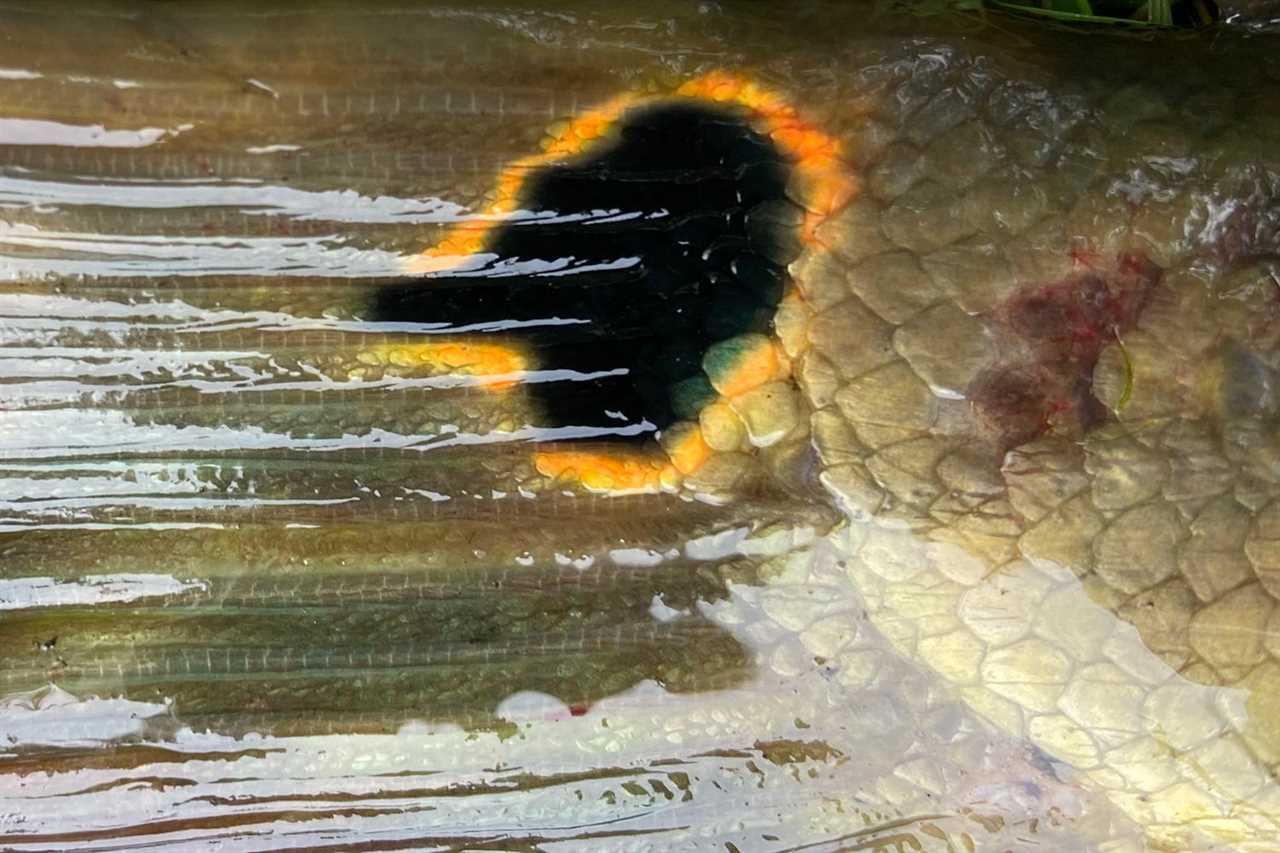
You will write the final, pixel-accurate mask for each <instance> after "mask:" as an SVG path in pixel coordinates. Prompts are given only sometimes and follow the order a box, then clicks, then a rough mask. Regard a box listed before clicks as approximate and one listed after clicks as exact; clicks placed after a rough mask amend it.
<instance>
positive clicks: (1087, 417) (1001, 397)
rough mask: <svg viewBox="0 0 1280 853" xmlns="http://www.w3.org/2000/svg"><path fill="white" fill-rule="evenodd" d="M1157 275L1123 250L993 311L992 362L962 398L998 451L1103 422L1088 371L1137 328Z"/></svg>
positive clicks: (1021, 292) (1102, 411) (1017, 295)
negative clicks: (1106, 264)
mask: <svg viewBox="0 0 1280 853" xmlns="http://www.w3.org/2000/svg"><path fill="white" fill-rule="evenodd" d="M1161 272H1162V270H1161V269H1160V267H1159V266H1157V265H1156V264H1154V263H1152V262H1151V260H1149V259H1148V258H1147V257H1146V255H1143V254H1142V253H1140V252H1126V253H1124V254H1122V255H1121V256H1120V257H1119V258H1118V259H1117V260H1116V264H1115V266H1114V267H1113V268H1112V269H1110V270H1106V271H1104V272H1101V273H1099V272H1089V273H1085V274H1081V275H1076V276H1071V277H1069V278H1066V279H1064V280H1062V281H1056V282H1052V283H1050V284H1043V285H1032V286H1028V287H1025V288H1022V289H1021V290H1019V291H1018V292H1016V293H1014V294H1013V295H1012V296H1010V297H1009V298H1008V299H1006V300H1005V301H1004V302H1003V303H1002V304H1001V305H999V306H998V307H997V308H996V310H995V311H994V312H993V314H992V315H991V317H990V318H989V322H990V323H991V325H992V327H993V331H994V334H993V339H995V340H997V341H999V342H1000V346H1001V352H1000V358H999V362H998V363H997V365H995V366H993V367H991V368H989V369H987V370H986V371H984V372H983V373H982V374H981V375H980V376H979V377H978V378H977V379H976V380H975V381H974V383H973V386H972V387H971V388H970V389H969V393H968V397H969V399H970V401H971V402H972V404H973V407H974V411H975V412H976V413H977V414H978V416H979V418H980V419H981V420H982V422H983V423H984V425H985V426H986V427H987V429H988V430H989V431H990V432H991V433H992V435H993V436H994V438H995V441H996V443H998V444H999V445H1000V446H1001V448H1002V449H1003V450H1009V449H1011V448H1014V447H1017V446H1019V445H1022V444H1025V443H1027V442H1029V441H1032V440H1034V439H1036V438H1038V437H1040V436H1041V435H1044V434H1046V433H1048V432H1055V433H1061V434H1066V435H1083V434H1084V433H1086V432H1088V431H1089V430H1091V429H1094V428H1095V427H1097V426H1099V425H1100V424H1102V423H1103V422H1104V421H1105V420H1106V419H1107V417H1108V415H1109V413H1108V411H1107V408H1106V407H1105V406H1104V405H1103V404H1102V402H1101V401H1099V400H1098V398H1097V397H1096V396H1094V393H1093V369H1094V367H1095V366H1096V365H1097V363H1098V358H1099V357H1100V356H1101V354H1102V350H1103V348H1104V347H1106V346H1108V345H1110V344H1112V343H1114V342H1115V341H1116V339H1117V336H1119V335H1123V334H1124V333H1125V332H1127V331H1129V330H1131V329H1132V328H1133V327H1134V326H1135V325H1136V324H1137V322H1138V319H1139V317H1140V316H1141V315H1142V311H1143V309H1144V308H1146V306H1147V303H1148V302H1150V300H1151V294H1152V292H1153V291H1154V290H1155V287H1156V285H1157V284H1159V282H1160V275H1161Z"/></svg>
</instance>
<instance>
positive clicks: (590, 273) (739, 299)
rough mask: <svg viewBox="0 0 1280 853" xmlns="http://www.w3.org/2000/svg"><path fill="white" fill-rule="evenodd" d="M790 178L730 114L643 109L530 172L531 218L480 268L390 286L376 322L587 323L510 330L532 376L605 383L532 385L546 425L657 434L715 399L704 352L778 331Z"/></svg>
mask: <svg viewBox="0 0 1280 853" xmlns="http://www.w3.org/2000/svg"><path fill="white" fill-rule="evenodd" d="M788 170H789V164H788V163H787V161H786V160H785V158H784V157H783V156H782V155H781V154H780V153H779V151H778V150H777V149H776V148H775V147H774V145H773V143H772V142H771V141H770V140H769V139H768V138H767V137H765V136H763V135H761V134H759V133H757V132H755V131H754V130H753V129H752V128H751V127H750V125H749V124H748V122H747V121H746V120H745V119H744V118H743V117H742V116H741V115H740V114H738V113H737V112H734V111H730V110H727V109H722V108H720V107H718V106H715V105H712V104H702V103H696V102H680V101H672V102H665V103H661V104H656V105H648V106H645V107H637V108H635V109H632V110H630V111H628V112H627V113H625V114H624V115H623V116H622V117H621V118H620V119H619V122H618V125H617V126H616V127H615V128H613V129H612V135H611V141H609V142H607V143H605V144H604V147H602V148H600V149H599V150H596V151H592V152H591V153H590V154H587V155H584V156H582V157H580V158H577V159H575V160H573V161H571V162H568V163H566V164H564V165H559V166H553V167H548V168H546V169H543V170H541V171H539V172H537V173H535V174H533V175H531V176H530V178H529V179H528V180H527V182H526V185H525V186H524V188H523V192H522V194H521V208H522V209H523V210H524V211H527V212H528V213H529V214H531V215H522V216H520V217H518V218H517V219H516V220H514V221H512V222H509V223H506V224H504V225H502V226H501V227H500V228H499V229H497V230H496V231H495V232H494V234H493V236H492V238H491V240H490V242H489V245H488V246H487V247H486V252H488V253H493V254H494V255H495V256H496V258H497V259H496V260H495V261H494V262H492V263H491V264H489V265H488V266H487V267H486V269H484V270H482V271H471V272H468V273H466V274H457V273H455V274H450V273H444V274H439V275H436V276H434V277H431V278H428V279H418V280H413V281H410V282H404V283H399V284H395V285H390V286H387V287H384V288H383V289H381V290H380V291H379V292H378V293H377V295H376V297H375V299H374V303H373V306H372V314H371V317H370V319H372V320H376V321H383V322H388V321H395V322H420V323H428V322H447V323H450V324H452V325H455V326H467V325H472V324H477V323H491V322H495V321H510V320H517V321H530V320H539V319H546V318H560V319H562V320H575V321H580V322H575V323H572V324H562V325H543V326H538V327H534V328H530V329H527V330H523V331H521V332H520V333H519V334H520V335H521V340H522V342H523V343H526V344H528V345H530V346H532V347H533V351H534V356H535V360H536V362H537V366H538V367H539V368H540V369H570V370H574V371H578V372H579V373H581V374H599V373H601V372H606V371H607V372H609V374H610V375H608V376H605V377H600V378H596V379H591V380H582V381H555V382H540V383H533V384H530V385H528V386H527V389H528V392H529V393H531V394H533V395H534V396H535V398H537V399H538V401H539V403H540V408H541V410H542V411H543V412H544V414H545V417H546V419H547V422H546V423H545V424H542V425H545V426H569V425H575V426H595V427H620V426H625V424H632V425H634V424H640V423H644V422H648V423H649V424H652V425H653V427H655V428H657V429H662V428H663V427H665V426H667V425H668V424H670V423H671V422H673V421H675V420H677V419H680V418H687V417H690V416H692V415H693V414H695V413H696V409H697V408H698V407H699V406H700V405H702V404H703V403H704V402H705V401H706V400H707V399H709V398H710V394H711V392H710V386H709V384H708V383H707V380H706V376H705V375H704V374H703V372H702V367H701V363H702V356H703V353H705V352H706V350H707V348H708V347H709V346H711V345H712V344H714V343H716V342H718V341H722V340H725V339H727V338H732V337H734V336H736V335H740V334H743V333H747V332H768V331H770V330H771V327H772V322H773V315H774V312H775V310H776V306H777V304H778V302H779V300H780V299H781V297H782V293H783V290H784V288H785V286H786V282H787V275H788V274H787V271H786V265H787V264H788V263H789V262H790V261H791V260H792V259H793V258H794V257H795V256H796V254H798V252H799V248H800V244H799V230H800V228H799V226H800V222H801V212H800V211H799V209H798V208H795V207H794V206H793V205H792V204H791V203H790V202H788V201H787V199H786V185H787V179H788ZM610 413H611V414H610ZM619 413H621V415H622V416H623V417H624V418H625V421H623V420H621V419H619V417H618V414H619Z"/></svg>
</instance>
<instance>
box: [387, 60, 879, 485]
mask: <svg viewBox="0 0 1280 853" xmlns="http://www.w3.org/2000/svg"><path fill="white" fill-rule="evenodd" d="M680 98H691V99H695V100H700V101H710V102H715V103H721V104H728V105H735V106H738V107H742V108H745V109H746V110H747V111H748V113H749V114H750V116H751V117H752V118H754V119H755V120H756V122H757V123H758V125H759V129H760V130H761V131H762V132H763V133H765V134H766V135H768V136H769V138H770V139H771V140H772V141H773V143H774V144H775V145H776V146H777V147H778V149H779V151H781V152H782V154H783V155H784V156H786V157H787V158H789V159H790V160H791V163H792V168H793V169H794V170H795V172H796V176H797V178H798V180H797V182H796V183H797V185H798V186H800V187H803V188H804V195H805V197H804V198H801V199H796V201H798V202H800V203H801V204H803V206H804V208H805V217H804V221H803V223H802V225H801V237H802V240H803V241H804V243H805V244H806V245H808V246H810V247H812V248H817V249H819V250H821V249H822V246H821V244H820V240H819V239H818V234H817V229H818V226H819V225H821V224H822V222H823V221H824V220H826V219H827V218H829V217H830V216H832V215H833V214H835V213H836V212H838V211H839V210H840V209H842V208H843V207H844V206H845V205H846V204H848V203H849V201H850V200H851V199H852V198H853V197H854V196H855V195H856V194H857V192H858V189H859V186H858V182H857V180H856V179H855V178H854V177H853V176H852V175H851V174H850V173H849V171H848V169H847V166H846V164H845V163H844V160H843V159H842V156H841V146H840V143H839V141H838V140H836V139H835V138H834V137H832V136H830V135H828V134H827V133H825V132H824V131H822V130H821V129H819V128H818V127H817V126H816V125H814V124H813V123H811V122H809V121H807V120H805V119H804V118H803V117H802V116H801V115H800V113H799V112H798V111H797V110H796V109H795V107H793V106H792V105H791V104H789V103H787V101H786V99H785V98H783V97H782V96H781V95H780V94H778V93H776V92H774V91H772V90H770V89H769V88H767V87H765V86H762V85H760V84H758V83H756V82H755V81H753V80H750V79H749V78H747V77H744V76H742V75H739V74H734V73H731V72H728V71H712V72H709V73H707V74H703V75H701V76H699V77H695V78H693V79H692V80H689V81H687V82H685V83H683V84H681V85H679V86H677V87H676V88H675V89H674V91H668V92H640V91H637V92H629V93H625V94H622V95H619V96H618V97H615V98H611V99H610V100H608V101H606V102H605V103H604V104H601V105H600V106H599V107H597V108H595V109H593V110H590V111H588V112H586V113H584V114H582V115H580V116H578V117H576V118H574V119H573V120H571V121H569V122H566V123H564V124H563V125H561V126H559V127H557V128H556V131H557V132H556V133H555V134H554V135H552V136H551V137H549V138H548V139H547V141H546V142H545V143H544V150H543V151H542V153H540V154H535V155H532V156H529V157H523V158H521V159H519V160H516V161H515V162H514V163H512V164H511V165H510V166H508V167H507V168H506V169H504V170H503V171H502V172H501V174H499V176H498V180H497V186H496V188H495V194H494V200H493V201H492V202H491V203H490V204H489V206H488V207H487V208H486V210H485V211H484V213H483V215H482V216H480V217H478V218H476V219H474V220H470V221H467V222H462V223H459V224H457V225H455V226H454V227H453V228H451V229H450V230H449V232H448V233H447V234H446V235H445V236H444V238H443V239H441V240H440V242H438V243H437V244H436V245H434V246H432V247H431V248H430V249H427V250H426V251H425V252H423V253H421V254H419V255H417V256H415V257H413V258H412V259H410V260H409V261H408V263H407V264H406V265H405V270H406V272H408V273H410V274H415V275H421V274H426V273H433V272H443V271H446V270H449V269H453V268H454V267H456V266H458V265H460V264H461V263H462V262H464V261H465V260H466V259H467V258H468V257H469V256H472V255H475V254H477V253H479V252H482V251H484V250H485V248H486V247H487V245H488V242H489V240H490V238H491V236H492V235H493V234H494V233H495V231H496V230H497V229H498V228H499V227H500V226H501V225H502V223H503V222H505V221H506V219H507V218H509V217H510V215H511V214H512V213H514V212H515V211H516V210H517V209H518V206H519V203H520V193H521V190H522V188H523V186H524V182H525V179H526V177H527V176H528V175H529V174H531V173H532V172H534V171H536V170H537V169H539V168H542V167H545V166H548V165H551V164H553V163H556V162H559V161H561V160H563V159H564V158H566V157H575V156H580V155H582V154H585V153H587V152H589V151H590V150H591V149H592V147H593V146H594V145H595V144H596V143H597V142H598V141H599V140H601V139H602V138H605V137H607V135H608V133H609V130H610V128H611V127H612V126H613V125H614V124H615V122H617V121H618V119H619V118H621V116H622V115H623V114H624V113H625V112H626V111H627V110H629V109H631V108H633V107H636V106H639V105H641V104H647V103H656V102H660V101H663V100H672V99H680ZM786 298H791V299H795V298H799V299H803V296H802V295H801V294H798V293H795V292H794V290H793V291H792V292H790V293H788V294H787V297H786ZM449 346H455V347H459V346H460V347H470V350H469V353H468V357H469V358H470V359H471V360H470V361H467V362H465V364H466V369H467V371H468V372H470V373H476V374H484V373H492V374H504V373H510V372H513V371H512V370H511V369H509V368H512V367H513V366H514V367H515V369H516V370H519V369H523V368H524V362H523V358H522V357H521V356H519V355H514V354H513V355H510V356H503V355H500V354H497V353H495V352H492V351H490V350H489V349H485V351H484V352H483V353H482V352H481V348H482V347H481V346H480V345H462V344H454V345H450V344H421V345H417V347H418V349H419V350H420V351H418V352H416V353H415V354H414V356H413V357H414V358H416V359H418V360H419V361H422V362H428V361H430V362H434V363H441V364H448V363H450V362H451V361H452V360H453V356H452V355H448V356H446V355H444V354H441V355H438V356H437V355H432V354H431V353H430V352H429V350H430V349H432V348H441V349H442V350H443V349H444V348H446V347H449ZM484 346H485V347H490V348H492V349H500V348H498V347H493V346H492V345H484ZM789 375H790V367H789V364H788V363H787V361H786V358H785V356H784V355H783V354H782V352H781V348H780V347H779V346H778V344H777V343H776V342H773V343H772V345H771V347H769V348H768V349H764V348H761V349H756V350H752V351H751V352H749V353H746V354H745V357H744V358H743V359H742V363H741V364H737V365H734V368H733V371H732V372H731V374H730V375H729V376H727V377H723V378H722V379H721V381H720V382H718V383H716V384H717V389H718V391H719V393H720V395H721V397H722V399H726V400H732V399H734V398H736V397H738V396H740V395H742V394H744V393H746V392H748V391H750V390H752V389H754V388H757V387H759V386H760V385H762V384H764V383H766V382H771V381H777V380H779V379H785V378H787V377H788V376H789ZM513 384H514V383H513V382H511V381H509V380H506V381H502V382H495V383H491V384H490V385H489V387H490V388H492V389H494V390H501V389H504V388H509V387H510V386H511V385H513ZM689 427H691V428H689V429H687V430H685V431H683V432H682V433H681V435H680V438H679V440H677V441H674V442H670V441H669V442H667V443H666V445H665V449H666V454H665V455H666V457H667V458H666V459H662V458H660V456H659V455H655V454H653V453H642V452H634V451H631V452H626V451H612V452H594V451H580V450H546V451H538V452H537V453H535V456H534V461H535V465H536V467H537V469H538V471H539V472H540V473H542V474H543V475H544V476H548V477H553V478H558V479H564V480H573V481H576V482H578V483H580V484H581V485H583V486H584V487H586V488H588V489H591V490H593V491H602V492H609V493H631V492H638V491H640V492H646V491H648V492H651V491H660V490H663V489H674V488H677V487H678V486H679V484H680V481H681V477H682V476H688V475H690V474H692V473H694V472H696V471H697V470H698V469H699V468H701V467H702V465H703V464H705V462H706V461H707V459H708V458H710V456H711V454H712V452H713V451H712V450H711V448H709V447H708V446H707V444H706V441H705V440H704V439H703V436H702V434H701V431H700V429H699V427H698V426H697V424H690V425H689Z"/></svg>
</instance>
